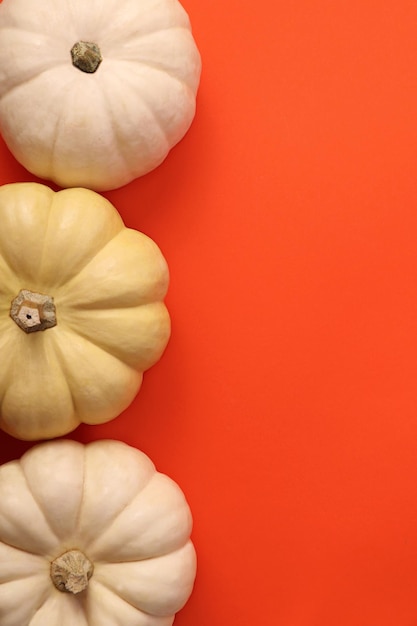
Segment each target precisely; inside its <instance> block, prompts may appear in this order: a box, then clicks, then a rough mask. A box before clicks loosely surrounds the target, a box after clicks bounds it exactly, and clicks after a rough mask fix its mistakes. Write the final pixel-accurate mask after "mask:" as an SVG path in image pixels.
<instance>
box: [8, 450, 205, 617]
mask: <svg viewBox="0 0 417 626" xmlns="http://www.w3.org/2000/svg"><path fill="white" fill-rule="evenodd" d="M0 502H1V506H0V624H1V626H120V625H123V626H169V625H170V624H172V622H173V620H174V614H175V613H176V612H177V611H178V610H179V609H180V608H181V607H182V606H183V605H184V604H185V602H186V601H187V599H188V597H189V595H190V593H191V591H192V587H193V583H194V578H195V570H196V559H195V551H194V548H193V544H192V543H191V540H190V532H191V525H192V519H191V513H190V510H189V507H188V505H187V502H186V500H185V498H184V495H183V493H182V491H181V490H180V488H179V487H178V485H176V483H174V482H173V481H172V480H171V479H170V478H168V477H167V476H166V475H164V474H161V473H159V472H157V471H156V469H155V467H154V465H153V463H152V462H151V461H150V459H149V458H148V457H147V456H146V455H145V454H143V453H142V452H139V451H138V450H136V449H135V448H132V447H130V446H128V445H126V444H124V443H121V442H118V441H110V440H105V441H96V442H94V443H90V444H88V445H85V446H84V445H83V444H81V443H77V442H75V441H67V440H58V441H50V442H46V443H42V444H39V445H37V446H35V447H33V448H32V449H31V450H29V452H26V454H24V455H23V457H22V458H21V460H20V461H12V462H10V463H6V464H5V465H3V466H1V467H0ZM56 585H57V586H58V587H56Z"/></svg>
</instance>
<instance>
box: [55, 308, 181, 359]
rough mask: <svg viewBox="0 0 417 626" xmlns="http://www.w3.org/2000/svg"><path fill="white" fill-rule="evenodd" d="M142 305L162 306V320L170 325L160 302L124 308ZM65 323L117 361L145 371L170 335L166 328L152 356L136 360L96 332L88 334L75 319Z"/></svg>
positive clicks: (160, 351) (161, 351)
mask: <svg viewBox="0 0 417 626" xmlns="http://www.w3.org/2000/svg"><path fill="white" fill-rule="evenodd" d="M143 307H146V308H151V309H156V308H162V307H163V308H162V310H163V311H164V312H166V314H165V316H164V321H165V322H166V324H167V325H168V326H170V318H169V314H168V311H167V310H166V307H165V305H164V304H163V303H162V302H149V303H144V304H141V305H139V306H138V307H133V306H132V307H125V308H130V309H133V308H138V309H142V308H143ZM99 310H102V309H99ZM112 310H114V311H117V309H112ZM119 310H120V309H119ZM105 311H106V312H108V311H109V309H105ZM161 312H162V311H161ZM75 317H76V316H75ZM156 321H157V322H158V324H159V325H161V321H160V320H153V322H154V324H155V322H156ZM66 324H67V326H68V328H70V329H71V330H72V331H74V332H76V333H77V334H78V335H80V336H81V337H83V338H84V339H86V340H87V341H88V342H89V343H91V344H93V345H94V346H96V347H97V348H101V350H103V351H104V352H107V353H109V354H111V355H112V356H114V357H115V358H116V359H118V360H119V361H122V362H123V363H124V364H125V365H128V366H129V367H132V368H133V369H136V368H137V367H140V368H141V369H142V368H143V371H146V370H147V369H149V368H150V367H152V364H153V363H154V362H156V361H157V360H159V358H160V356H162V354H163V352H164V351H165V347H166V344H167V341H168V340H167V339H166V336H168V338H169V336H170V328H168V329H167V331H166V332H165V333H164V339H163V341H161V342H160V344H161V345H160V346H158V350H155V348H154V349H153V351H152V356H151V357H149V356H148V357H147V359H145V357H143V356H142V357H141V358H140V361H141V362H138V359H137V358H136V359H132V358H131V356H130V354H128V353H126V352H125V351H124V350H121V349H118V346H117V345H110V343H105V342H104V340H103V339H102V340H100V339H99V338H98V336H97V334H95V335H90V334H88V332H87V331H86V330H82V329H80V327H79V326H77V322H76V321H75V322H74V323H71V322H70V321H69V320H68V319H67V320H66ZM142 351H143V350H141V351H140V352H142ZM133 360H134V361H135V362H133ZM144 361H145V362H146V364H144ZM148 363H149V364H148Z"/></svg>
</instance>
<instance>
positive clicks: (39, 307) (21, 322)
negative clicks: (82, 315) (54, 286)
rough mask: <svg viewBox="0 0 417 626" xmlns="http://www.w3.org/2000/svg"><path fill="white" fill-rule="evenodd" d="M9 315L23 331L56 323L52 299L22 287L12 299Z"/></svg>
mask: <svg viewBox="0 0 417 626" xmlns="http://www.w3.org/2000/svg"><path fill="white" fill-rule="evenodd" d="M10 317H11V318H12V319H13V321H15V322H16V324H17V325H18V326H19V328H21V329H22V330H24V331H25V333H34V332H36V331H37V330H45V329H46V328H52V327H53V326H56V324H57V321H56V311H55V304H54V299H53V298H51V297H50V296H45V295H43V294H41V293H35V292H34V291H29V289H22V290H21V291H19V293H18V294H17V296H16V298H15V299H14V300H13V301H12V305H11V307H10Z"/></svg>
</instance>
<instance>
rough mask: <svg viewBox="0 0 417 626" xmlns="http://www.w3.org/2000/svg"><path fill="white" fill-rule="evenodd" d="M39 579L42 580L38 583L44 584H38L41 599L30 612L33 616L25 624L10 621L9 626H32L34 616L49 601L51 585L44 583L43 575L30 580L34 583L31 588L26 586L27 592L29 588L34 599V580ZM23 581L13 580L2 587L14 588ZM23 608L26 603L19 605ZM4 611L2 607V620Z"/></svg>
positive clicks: (8, 615)
mask: <svg viewBox="0 0 417 626" xmlns="http://www.w3.org/2000/svg"><path fill="white" fill-rule="evenodd" d="M37 578H39V579H40V580H38V583H39V582H42V583H43V584H38V587H39V589H37V591H38V592H39V598H38V601H37V602H34V606H33V607H31V611H30V612H31V615H29V616H28V620H29V621H27V622H25V623H24V624H22V623H21V621H19V622H16V621H14V622H12V623H11V622H10V621H8V626H30V624H31V622H32V620H33V618H34V616H35V615H36V613H37V612H38V611H39V610H40V609H41V607H42V606H44V604H45V602H46V601H47V599H48V596H49V585H48V584H46V582H45V581H43V576H42V575H41V574H39V575H38V576H31V577H30V579H29V580H31V581H32V584H31V585H29V586H28V585H26V592H27V589H28V588H29V589H30V590H31V593H30V594H29V596H30V597H31V598H32V597H33V589H34V588H35V585H34V580H36V579H37ZM23 580H24V579H13V580H11V581H10V582H8V583H2V585H5V586H13V585H14V584H16V583H17V584H19V583H22V581H23ZM2 585H0V591H1V586H2ZM3 590H4V588H3ZM22 591H23V589H22ZM0 599H1V594H0ZM22 607H24V603H23V602H21V603H20V605H19V608H22ZM2 609H3V606H0V618H1V611H2ZM7 617H8V618H9V617H10V614H7ZM18 617H19V619H21V616H18Z"/></svg>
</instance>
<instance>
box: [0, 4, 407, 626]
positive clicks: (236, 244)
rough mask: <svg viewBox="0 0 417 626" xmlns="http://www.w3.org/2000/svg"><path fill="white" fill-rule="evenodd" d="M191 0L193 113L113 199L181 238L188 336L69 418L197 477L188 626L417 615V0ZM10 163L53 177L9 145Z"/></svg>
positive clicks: (192, 483) (176, 299)
mask: <svg viewBox="0 0 417 626" xmlns="http://www.w3.org/2000/svg"><path fill="white" fill-rule="evenodd" d="M184 6H185V7H186V9H187V11H188V12H189V15H190V18H191V21H192V24H193V30H194V35H195V38H196V41H197V43H198V45H199V48H200V51H201V54H202V57H203V75H202V81H201V87H200V91H199V96H198V111H197V115H196V118H195V121H194V124H193V126H192V128H191V130H190V131H189V133H188V134H187V136H186V137H185V138H184V140H183V141H182V142H181V143H180V144H179V145H178V146H177V147H176V148H174V149H173V151H172V152H171V153H170V155H169V157H168V158H167V160H166V161H165V162H164V163H163V164H162V165H161V166H160V167H159V168H158V169H157V170H155V171H154V172H152V173H151V174H148V175H147V176H145V177H143V178H142V179H139V180H136V181H134V182H133V183H131V184H129V185H128V186H126V187H124V188H122V189H119V190H116V191H113V192H110V193H107V194H105V195H106V196H107V197H108V198H109V199H110V200H111V201H112V202H113V203H114V204H115V206H116V207H117V208H118V210H119V211H120V213H121V215H122V217H123V218H124V220H125V222H126V224H127V225H128V226H130V227H133V228H137V229H139V230H142V231H144V232H145V233H146V234H148V235H150V236H151V237H152V238H153V239H154V240H155V241H156V242H157V243H158V245H159V246H160V247H161V249H162V251H163V252H164V255H165V257H166V259H167V261H168V264H169V267H170V271H171V287H170V291H169V295H168V298H167V305H168V308H169V310H170V313H171V316H172V322H173V334H172V339H171V341H170V343H169V346H168V348H167V350H166V352H165V355H164V356H163V358H162V359H161V361H160V362H159V363H158V365H156V366H155V367H154V368H152V369H151V370H149V371H148V372H147V373H146V374H145V380H144V384H143V387H142V390H141V392H140V393H139V395H138V396H137V398H136V400H135V401H134V403H133V404H132V405H131V407H130V408H129V409H128V410H126V411H125V413H124V414H122V415H121V416H120V417H118V418H117V419H115V420H114V421H112V422H110V423H108V424H107V425H104V426H100V427H98V426H96V427H85V426H82V427H80V428H78V430H76V431H75V432H74V433H73V434H72V435H71V436H72V437H74V438H76V439H78V440H81V441H90V440H93V439H98V438H103V437H110V438H115V439H121V440H124V441H126V442H127V443H129V444H131V445H134V446H137V447H138V448H140V449H142V450H143V451H144V452H146V453H147V454H149V456H150V457H151V458H152V459H153V460H154V462H155V463H156V465H157V467H158V469H160V470H161V471H164V472H165V473H167V474H169V475H170V476H172V477H173V478H174V479H175V480H176V481H177V482H178V483H179V484H180V485H181V487H182V488H183V490H184V491H185V493H186V495H187V499H188V501H189V503H190V506H191V508H192V511H193V514H194V520H195V528H194V533H193V538H194V542H195V545H196V548H197V552H198V557H199V571H198V577H197V581H196V586H195V591H194V593H193V596H192V598H191V599H190V601H189V603H188V604H187V606H186V607H185V608H184V609H183V610H182V611H181V612H180V613H179V614H178V616H177V619H176V626H231V625H236V626H275V625H279V626H416V625H417V593H416V589H417V497H416V494H417V462H416V461H417V410H416V409H417V385H416V381H417V176H416V163H417V122H416V112H417V71H416V70H417V44H416V42H417V3H416V2H413V1H411V0H402V1H401V0H380V1H379V2H376V1H375V0H338V1H336V2H335V1H334V0H297V1H288V0H287V1H285V2H284V1H282V0H263V1H262V0H261V2H258V3H249V2H246V3H245V2H242V1H240V2H237V1H235V0H227V2H225V1H224V0H210V1H209V0H185V1H184ZM0 165H1V168H0V182H1V183H7V182H16V181H24V180H35V179H34V177H33V176H30V175H29V174H28V173H27V172H26V171H25V170H24V169H23V168H22V167H20V166H19V165H18V164H17V163H16V162H15V160H14V159H13V157H12V156H11V155H10V154H9V153H8V151H7V149H6V148H5V146H4V144H0ZM0 227H1V225H0ZM0 445H1V457H2V458H1V461H2V462H4V461H7V460H9V459H11V458H14V457H16V456H18V455H20V454H21V453H22V452H23V450H25V449H27V448H28V447H29V445H32V444H25V443H23V442H17V441H15V440H13V439H12V438H11V437H8V436H6V435H4V434H0ZM0 506H1V503H0Z"/></svg>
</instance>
